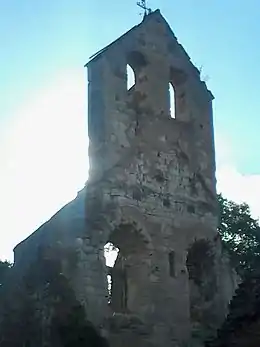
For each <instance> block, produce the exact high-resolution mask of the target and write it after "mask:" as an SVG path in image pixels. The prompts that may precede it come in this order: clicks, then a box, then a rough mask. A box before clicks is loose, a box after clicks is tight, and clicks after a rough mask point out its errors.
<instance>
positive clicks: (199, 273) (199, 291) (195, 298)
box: [186, 240, 217, 327]
mask: <svg viewBox="0 0 260 347" xmlns="http://www.w3.org/2000/svg"><path fill="white" fill-rule="evenodd" d="M186 266H187V270H188V274H189V291H190V315H191V321H192V323H193V324H194V326H196V325H197V324H199V325H202V326H204V327H205V326H206V325H207V320H208V317H209V314H211V311H212V308H211V307H210V305H208V303H210V302H211V301H212V299H213V298H214V296H215V294H216V291H217V290H216V275H215V255H214V252H213V249H212V246H211V244H210V242H209V241H208V240H197V241H195V242H194V243H193V244H192V245H191V247H190V248H189V250H188V255H187V260H186Z"/></svg>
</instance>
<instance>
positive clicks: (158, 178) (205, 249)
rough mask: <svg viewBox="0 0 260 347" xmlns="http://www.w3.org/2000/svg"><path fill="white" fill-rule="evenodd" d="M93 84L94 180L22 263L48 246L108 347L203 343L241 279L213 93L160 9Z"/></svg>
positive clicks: (20, 269)
mask: <svg viewBox="0 0 260 347" xmlns="http://www.w3.org/2000/svg"><path fill="white" fill-rule="evenodd" d="M127 64H128V65H130V66H131V67H132V68H133V70H134V72H135V85H134V86H133V87H132V88H131V89H129V90H128V88H127V74H126V67H127ZM88 82H89V85H88V92H89V102H88V104H89V115H88V119H89V127H88V128H89V138H90V147H89V155H90V173H89V181H88V184H87V186H86V187H85V188H84V190H83V191H82V192H81V194H80V196H79V197H78V198H77V199H76V200H75V201H73V202H72V203H70V204H68V205H67V206H66V207H65V208H64V209H63V210H61V211H60V212H59V213H58V214H57V215H56V216H54V217H53V218H52V219H51V220H50V221H49V222H48V223H47V224H46V225H44V226H43V227H41V228H40V229H39V230H38V231H36V233H34V234H33V235H32V236H31V237H30V238H28V239H27V240H25V241H24V242H23V243H21V244H20V245H19V246H18V247H17V248H16V250H15V269H16V271H17V273H21V278H22V277H23V274H24V273H25V272H26V271H29V270H28V269H29V267H30V264H32V263H33V262H34V259H36V258H37V257H38V255H39V250H41V249H43V250H44V252H43V254H44V257H45V258H46V257H47V258H51V259H55V260H56V261H57V262H58V263H59V265H60V266H61V269H62V270H61V272H62V274H63V275H64V276H65V277H66V278H67V279H68V283H69V285H70V287H71V288H72V289H73V292H74V293H75V297H76V299H77V300H78V302H80V303H81V304H82V305H83V307H84V309H85V312H86V316H87V319H88V320H89V321H90V322H91V323H93V325H94V326H95V327H96V328H97V329H98V331H99V332H100V334H102V335H104V336H106V337H107V339H108V341H109V342H110V345H111V346H115V347H117V346H118V347H119V346H122V345H125V346H132V345H136V346H140V347H145V346H161V345H163V344H167V345H169V344H171V345H172V346H184V345H185V344H187V343H190V342H191V341H192V342H194V343H195V342H196V343H198V345H201V343H202V341H203V340H204V339H205V337H206V336H208V335H209V334H212V332H213V331H214V330H215V329H216V327H218V326H219V325H220V322H221V321H222V320H223V318H224V316H225V314H226V310H227V305H228V302H229V299H230V297H231V296H232V293H233V290H234V286H235V284H234V282H233V275H232V273H231V271H229V270H230V268H229V264H228V261H226V260H225V262H224V261H223V254H222V250H221V245H220V240H219V237H218V234H217V220H218V211H217V204H216V180H215V153H214V136H213V121H212V99H213V97H212V94H211V93H210V92H209V91H208V90H207V87H206V85H205V83H204V82H202V81H201V80H200V75H199V71H198V70H197V69H196V68H195V67H194V66H193V65H192V63H191V61H190V59H189V57H188V55H187V54H186V52H185V51H184V49H183V47H182V46H181V45H180V44H179V43H178V42H177V39H176V38H175V37H174V35H173V33H172V32H171V30H170V28H169V26H168V24H167V23H166V22H165V20H164V19H163V17H162V16H161V14H160V13H159V11H156V12H154V13H152V14H151V15H149V16H147V17H146V18H145V20H144V21H143V22H142V23H141V24H140V25H139V26H137V27H135V28H133V29H132V30H131V31H130V32H128V33H126V34H125V35H124V36H122V37H121V38H120V39H119V40H117V41H116V42H114V43H113V44H112V45H110V46H109V47H107V48H106V49H104V50H103V51H102V52H101V53H100V54H98V55H97V56H95V57H94V58H93V59H92V60H91V61H90V63H89V64H88ZM169 83H171V84H172V85H173V87H174V89H175V111H176V112H175V116H176V117H175V119H173V118H171V114H170V97H169ZM108 242H110V243H112V244H113V245H114V247H116V248H118V249H119V255H118V258H117V260H116V262H115V265H114V267H113V269H111V268H108V267H107V266H106V261H105V257H104V246H105V245H106V244H107V243H108ZM25 254H26V256H25ZM107 275H110V276H112V293H109V290H108V282H107ZM46 346H47V345H46ZM48 346H52V345H51V344H50V345H48Z"/></svg>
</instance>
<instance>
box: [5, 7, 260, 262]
mask: <svg viewBox="0 0 260 347" xmlns="http://www.w3.org/2000/svg"><path fill="white" fill-rule="evenodd" d="M148 4H149V6H150V7H151V8H152V9H156V8H160V9H161V12H162V14H163V15H164V16H165V17H166V19H167V20H168V22H169V24H170V25H171V27H172V29H173V31H174V33H175V35H176V36H177V38H178V40H179V42H180V43H181V44H182V45H183V46H184V47H185V49H186V50H187V52H188V54H189V55H190V57H191V58H192V61H193V62H194V63H195V65H196V66H198V67H201V66H202V76H205V77H206V76H208V77H207V79H208V86H209V88H210V89H211V90H212V92H213V94H214V95H215V97H216V100H215V101H214V112H215V113H214V117H215V133H216V135H215V136H216V148H217V163H218V182H219V190H221V191H223V192H224V194H225V195H226V196H228V197H229V198H232V199H235V200H237V201H242V200H246V201H247V202H248V203H249V204H250V206H251V208H252V210H253V212H254V214H255V215H256V216H259V215H260V207H258V199H257V198H258V196H259V195H260V160H259V159H260V158H259V153H258V148H260V136H259V135H258V129H259V127H260V117H259V114H260V98H259V95H258V94H259V90H260V89H259V80H260V68H259V61H260V46H259V45H258V41H259V36H260V22H259V18H260V2H259V0H248V1H245V0H228V1H226V0H218V1H212V0H211V1H210V0H197V1H195V0H182V1H177V0H164V1H162V0H157V1H155V0H150V1H149V2H148ZM139 13H140V9H139V8H138V7H137V6H136V5H135V0H124V1H119V0H114V1H105V0H100V1H90V0H73V1H71V0H55V1H53V0H45V1H34V0H23V1H21V0H10V1H1V3H0V44H1V55H0V64H1V69H0V163H1V164H0V165H1V167H0V192H1V194H0V208H1V212H2V214H3V215H1V218H0V229H1V246H0V258H1V257H2V258H10V257H11V254H12V248H13V246H14V245H15V244H16V243H17V242H19V241H21V240H22V239H23V238H24V237H26V236H27V235H29V234H30V233H31V232H32V231H33V230H34V229H35V228H36V227H38V226H39V225H40V224H41V223H42V222H44V221H45V220H46V219H48V218H50V216H51V215H52V214H53V213H54V212H56V211H57V210H58V209H59V208H60V207H61V206H62V205H63V204H65V203H66V202H67V201H69V200H71V199H72V198H73V197H74V196H75V193H76V191H77V190H79V189H80V188H81V187H82V186H83V185H84V182H85V181H86V178H87V166H88V159H87V109H86V106H87V82H86V71H85V69H84V68H83V65H84V64H85V63H86V62H87V61H88V58H89V56H91V55H92V54H93V53H95V52H96V51H97V50H99V49H100V48H102V47H103V46H105V45H107V44H108V43H109V42H111V41H113V40H114V39H116V38H117V37H118V36H120V35H121V34H123V33H124V32H125V31H126V30H128V29H130V28H131V27H132V26H133V25H135V24H137V23H139V22H140V20H141V16H140V15H139ZM2 237H3V238H4V239H2Z"/></svg>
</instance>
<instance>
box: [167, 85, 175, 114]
mask: <svg viewBox="0 0 260 347" xmlns="http://www.w3.org/2000/svg"><path fill="white" fill-rule="evenodd" d="M169 98H170V115H171V118H174V119H175V118H176V99H175V91H174V88H173V85H172V84H171V83H169Z"/></svg>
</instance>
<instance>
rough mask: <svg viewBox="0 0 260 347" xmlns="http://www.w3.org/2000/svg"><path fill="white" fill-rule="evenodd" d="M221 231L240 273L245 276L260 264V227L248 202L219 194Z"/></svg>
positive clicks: (224, 242)
mask: <svg viewBox="0 0 260 347" xmlns="http://www.w3.org/2000/svg"><path fill="white" fill-rule="evenodd" d="M218 203H219V212H220V221H219V233H220V236H221V238H222V241H223V245H224V247H225V248H226V249H227V250H228V252H229V254H230V257H231V262H232V264H233V266H234V267H235V268H236V270H237V272H238V274H239V275H240V276H241V277H244V276H245V275H246V274H248V273H249V272H251V271H253V270H256V269H257V268H258V267H259V265H260V227H259V222H258V220H256V219H254V218H253V217H252V215H251V211H250V208H249V206H248V205H247V204H246V203H242V204H238V203H235V202H233V201H230V200H228V199H226V198H224V197H223V196H222V195H221V194H220V195H218Z"/></svg>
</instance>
